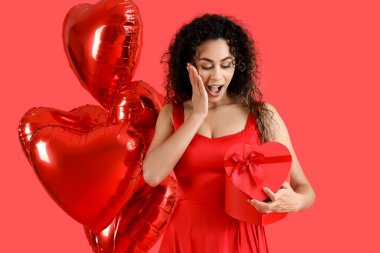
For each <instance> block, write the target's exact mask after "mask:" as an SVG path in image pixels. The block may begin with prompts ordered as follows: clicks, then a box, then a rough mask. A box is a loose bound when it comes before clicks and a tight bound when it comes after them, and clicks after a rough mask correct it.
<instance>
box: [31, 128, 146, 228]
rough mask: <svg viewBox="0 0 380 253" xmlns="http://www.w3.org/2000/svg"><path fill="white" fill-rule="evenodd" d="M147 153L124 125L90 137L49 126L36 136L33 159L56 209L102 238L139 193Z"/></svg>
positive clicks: (97, 130)
mask: <svg viewBox="0 0 380 253" xmlns="http://www.w3.org/2000/svg"><path fill="white" fill-rule="evenodd" d="M143 148H144V145H143V142H142V139H141V138H140V137H139V136H138V133H137V132H136V131H135V130H134V129H133V128H132V127H127V125H125V124H117V125H110V126H100V127H97V128H95V129H94V130H92V131H89V132H87V133H80V132H77V131H75V130H72V129H69V128H65V127H58V126H46V127H43V128H41V129H40V130H38V131H37V132H36V133H35V134H34V136H33V138H32V141H31V143H30V158H31V162H32V164H33V166H34V169H35V171H36V173H37V176H38V178H39V179H40V181H41V182H42V183H43V185H44V187H45V189H46V190H47V191H48V192H49V194H50V195H51V196H52V198H53V199H54V200H55V201H56V202H57V204H58V205H60V206H61V208H62V209H63V210H65V211H66V212H67V213H68V214H69V215H70V216H71V217H73V218H74V219H75V220H77V221H78V222H80V223H82V224H83V225H85V226H86V227H88V228H90V229H91V230H92V231H94V232H95V233H98V232H100V231H101V230H102V229H104V228H105V227H106V226H107V225H108V224H109V222H111V220H112V219H113V217H115V216H116V215H117V214H118V212H119V211H120V209H121V208H122V207H123V205H124V203H126V202H127V201H128V200H129V199H130V198H131V196H132V194H133V193H134V192H135V190H136V188H137V186H138V183H139V181H140V179H141V178H140V177H141V173H140V172H141V161H142V157H143Z"/></svg>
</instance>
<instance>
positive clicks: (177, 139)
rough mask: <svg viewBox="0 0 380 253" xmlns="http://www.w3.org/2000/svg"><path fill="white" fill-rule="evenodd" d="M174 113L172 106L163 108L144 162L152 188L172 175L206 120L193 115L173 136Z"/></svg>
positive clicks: (145, 176) (145, 175) (145, 174)
mask: <svg viewBox="0 0 380 253" xmlns="http://www.w3.org/2000/svg"><path fill="white" fill-rule="evenodd" d="M172 112H173V106H172V105H171V104H167V105H165V106H164V107H163V108H162V110H161V112H160V114H159V116H158V119H157V122H156V130H155V133H154V137H153V140H152V143H151V145H150V147H149V149H148V152H147V154H146V156H145V159H144V161H143V171H144V179H145V181H146V182H147V183H148V184H149V185H150V186H156V185H158V184H159V183H160V182H161V181H162V180H164V179H165V178H166V177H167V176H168V175H169V174H170V172H171V171H172V170H173V168H174V166H175V165H176V164H177V162H178V160H179V159H180V158H181V156H182V155H183V153H184V152H185V150H186V148H187V146H189V144H190V142H191V140H192V139H193V137H194V135H195V134H196V132H197V131H198V129H199V127H200V126H201V124H202V122H203V119H204V118H203V116H202V115H200V114H192V115H191V116H189V118H188V119H187V120H186V121H185V122H184V123H183V124H182V125H181V126H180V127H179V128H178V130H177V131H176V132H174V134H173V126H172V120H171V115H172Z"/></svg>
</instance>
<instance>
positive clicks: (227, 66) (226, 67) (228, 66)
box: [222, 64, 231, 69]
mask: <svg viewBox="0 0 380 253" xmlns="http://www.w3.org/2000/svg"><path fill="white" fill-rule="evenodd" d="M230 67H231V64H228V65H223V66H222V68H224V69H228V68H230Z"/></svg>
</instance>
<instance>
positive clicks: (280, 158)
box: [224, 142, 292, 225]
mask: <svg viewBox="0 0 380 253" xmlns="http://www.w3.org/2000/svg"><path fill="white" fill-rule="evenodd" d="M291 164H292V157H291V154H290V152H289V150H288V148H287V147H285V146H284V145H283V144H281V143H278V142H267V143H264V144H263V145H261V146H252V145H250V144H247V143H238V144H236V145H234V146H232V147H231V148H230V149H229V150H228V151H227V153H226V155H225V157H224V167H225V170H226V192H225V193H226V194H225V210H226V212H227V214H229V215H230V216H232V217H234V218H236V219H238V220H240V221H244V222H248V223H253V224H257V225H267V224H270V223H273V222H276V221H278V220H280V219H283V218H284V217H285V216H286V215H287V214H286V213H270V214H262V213H260V212H258V211H257V210H256V208H255V207H253V206H252V205H251V204H250V203H248V202H247V199H252V198H253V199H257V200H260V201H264V200H266V199H268V196H267V195H266V194H265V192H264V191H263V187H268V188H270V189H271V190H272V191H274V192H276V191H278V190H279V189H280V188H281V186H282V184H283V183H284V182H285V181H288V182H289V181H290V168H291Z"/></svg>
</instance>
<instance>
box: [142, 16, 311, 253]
mask: <svg viewBox="0 0 380 253" xmlns="http://www.w3.org/2000/svg"><path fill="white" fill-rule="evenodd" d="M165 55H166V56H168V59H167V63H168V66H169V68H168V73H167V80H166V90H167V94H166V105H165V106H164V107H163V108H162V110H161V112H160V114H159V116H158V119H157V122H156V130H155V135H154V138H153V141H152V143H151V146H150V147H149V150H148V152H147V154H146V157H145V159H144V162H143V171H144V179H145V181H146V182H147V183H148V184H149V185H151V186H156V185H158V184H159V183H160V182H161V181H162V180H164V179H165V178H166V177H167V176H168V175H169V174H170V173H171V172H172V171H173V170H174V173H175V175H176V178H177V182H178V186H179V191H180V198H179V200H178V204H177V207H176V209H175V211H174V213H173V215H172V217H171V220H170V222H169V225H168V229H167V231H166V233H165V235H164V238H163V240H162V245H161V248H160V253H168V252H176V253H179V252H181V253H183V252H185V253H186V252H188V253H190V252H195V253H198V252H199V253H203V252H217V253H218V252H229V253H230V252H260V253H261V252H268V246H267V242H266V237H265V231H264V227H262V226H257V225H253V224H248V223H245V222H241V221H238V220H236V219H234V218H232V217H230V216H228V215H227V214H226V213H225V211H224V190H225V189H224V187H225V170H224V167H223V160H224V155H225V153H226V151H227V150H228V148H230V147H231V146H232V145H234V144H236V143H240V142H248V143H251V144H253V145H258V144H260V143H264V142H267V141H276V142H281V143H283V144H284V145H285V146H287V147H288V149H289V150H290V152H291V154H292V158H293V164H292V168H291V180H290V182H291V184H289V183H284V184H283V186H282V188H281V189H280V190H278V191H277V192H273V191H272V190H271V189H269V188H266V187H265V188H264V191H265V193H266V194H267V195H268V196H269V197H270V199H271V201H270V202H261V201H258V200H248V201H250V203H251V204H252V208H256V209H257V210H258V211H259V212H262V213H272V212H296V211H301V210H304V209H307V208H309V207H310V206H311V205H312V204H313V202H314V198H315V194H314V191H313V189H312V187H311V186H310V184H309V182H308V180H307V178H306V177H305V175H304V173H303V172H302V169H301V167H300V164H299V163H298V160H297V157H296V155H295V153H294V150H293V148H292V145H291V142H290V139H289V135H288V131H287V129H286V126H285V124H284V122H283V121H282V119H281V117H280V116H279V114H278V112H277V111H276V109H275V108H274V107H273V106H271V105H270V104H268V103H264V102H263V101H262V94H261V92H260V90H259V89H258V86H257V79H258V78H257V74H258V67H257V55H256V52H255V47H254V43H253V41H252V39H251V37H250V35H249V33H248V32H247V31H246V30H244V29H243V28H242V27H241V26H240V25H238V24H237V22H236V21H232V19H231V18H228V17H224V16H221V15H209V14H206V15H203V16H201V17H198V18H196V19H194V20H193V21H191V22H190V23H188V24H186V25H184V26H183V27H182V28H181V29H180V30H179V31H178V33H177V34H176V35H175V37H174V39H173V41H172V42H171V45H170V48H169V52H168V53H167V54H165ZM165 55H164V56H165Z"/></svg>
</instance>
